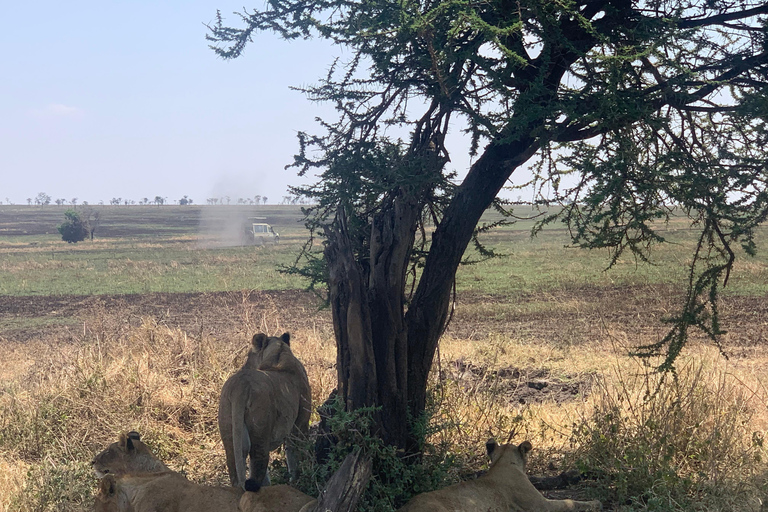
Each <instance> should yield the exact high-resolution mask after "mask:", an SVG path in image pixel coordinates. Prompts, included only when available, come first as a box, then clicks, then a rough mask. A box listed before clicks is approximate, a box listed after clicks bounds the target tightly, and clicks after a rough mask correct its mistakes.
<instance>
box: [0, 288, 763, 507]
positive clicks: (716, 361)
mask: <svg viewBox="0 0 768 512" xmlns="http://www.w3.org/2000/svg"><path fill="white" fill-rule="evenodd" d="M228 297H229V299H231V300H230V301H229V302H228V303H227V304H218V307H221V308H223V309H221V310H214V309H213V308H214V307H216V306H217V304H216V301H217V300H219V299H217V298H216V297H212V298H211V299H210V301H209V306H210V308H211V316H215V315H217V314H222V313H221V311H226V312H227V314H228V316H227V318H229V320H228V323H227V325H226V326H223V327H222V326H221V325H210V326H204V325H203V322H202V320H201V321H199V324H200V327H199V328H192V327H190V325H186V327H182V326H180V324H179V323H175V322H174V321H173V315H171V314H170V313H165V314H161V313H157V314H144V315H142V316H140V317H139V318H135V319H134V320H133V321H128V320H127V319H126V315H127V314H126V310H125V309H124V308H123V309H122V310H121V309H115V310H111V309H108V308H106V307H104V306H98V305H96V306H94V307H92V308H91V309H90V310H89V311H88V312H87V313H83V314H82V321H83V322H82V327H81V328H80V327H78V329H77V330H74V329H72V330H68V331H67V332H68V337H67V338H66V340H67V341H62V338H61V337H60V336H58V335H57V336H56V337H55V338H53V337H52V338H42V339H38V340H32V341H25V342H24V343H17V342H14V341H13V340H12V339H6V340H5V341H4V342H3V343H0V357H1V358H2V360H3V361H4V365H3V368H2V370H0V372H1V373H0V386H2V390H3V392H2V395H0V510H8V511H18V512H32V511H36V512H37V511H49V510H50V511H54V510H56V511H73V512H76V511H77V512H79V511H84V510H89V509H90V506H91V498H90V492H91V489H94V488H95V480H93V477H92V476H91V474H90V468H89V467H88V466H89V464H88V463H89V461H90V459H91V457H92V456H93V454H94V453H95V452H97V451H99V450H100V449H101V448H103V447H104V446H105V445H107V444H108V443H110V442H112V441H113V440H114V439H115V437H116V435H117V433H118V432H120V431H126V430H130V429H135V430H138V431H140V432H141V433H142V434H143V436H144V439H145V440H146V441H147V442H148V443H149V444H150V445H151V446H152V447H153V448H154V449H155V450H156V451H157V452H158V454H159V455H160V456H161V457H162V458H163V459H164V460H165V461H167V462H168V464H169V465H170V466H172V467H173V468H175V469H177V470H182V471H184V472H186V473H187V474H188V476H189V477H190V478H191V479H193V480H196V481H204V482H208V483H224V482H225V480H226V469H225V466H224V456H223V450H222V448H221V445H220V441H219V436H218V431H217V425H216V411H217V407H218V393H219V390H220V389H221V386H222V384H223V383H224V380H225V379H226V378H227V377H228V376H229V375H230V374H231V373H232V372H234V371H235V370H236V369H237V368H238V367H239V366H240V365H241V364H242V362H243V359H244V356H245V351H246V350H247V346H248V341H249V339H250V336H251V335H252V334H253V333H255V332H260V331H264V332H268V333H270V334H276V333H281V332H283V331H285V330H288V331H290V332H291V334H292V340H293V341H292V347H293V349H294V351H295V352H296V353H297V355H298V356H299V357H300V359H301V360H302V361H303V362H304V364H305V366H306V368H307V371H308V374H309V379H310V382H311V384H312V386H313V400H314V402H315V404H319V403H321V402H322V401H323V400H324V399H325V398H326V397H327V396H328V394H329V393H330V391H331V390H332V388H333V387H334V386H335V378H336V376H335V369H334V363H335V348H334V345H333V336H332V330H331V328H330V324H329V322H328V320H327V314H326V313H321V314H315V313H313V309H312V308H311V307H307V306H306V305H300V304H296V305H295V308H286V307H285V305H284V304H281V303H279V302H278V301H276V300H275V301H272V299H270V298H269V297H270V296H268V295H260V296H259V299H258V302H257V303H255V302H253V301H252V300H249V299H248V295H247V294H243V295H242V300H240V301H239V302H238V300H237V296H235V295H230V296H228ZM553 300H554V301H555V302H554V303H553V304H554V305H553V304H550V305H549V306H548V307H535V305H534V306H531V307H527V308H523V309H521V310H519V311H517V312H515V311H512V312H511V313H508V314H507V313H505V314H504V315H502V316H503V318H501V319H500V320H499V322H500V323H499V325H505V326H509V325H513V326H517V327H520V326H525V325H528V322H529V321H530V319H529V318H528V317H527V316H525V315H529V314H534V315H535V314H539V313H540V312H542V311H543V312H544V314H546V315H550V314H553V313H552V312H553V311H555V310H557V309H558V308H557V304H558V303H562V304H563V305H564V306H563V308H561V309H559V311H560V313H559V314H560V315H561V316H560V317H557V318H553V320H552V321H553V322H555V325H552V326H550V327H551V328H552V329H558V328H559V327H560V326H561V325H562V326H565V325H566V324H567V323H570V324H571V325H572V324H574V323H576V324H579V322H584V319H583V315H585V314H589V311H591V307H586V306H584V305H583V304H582V302H581V301H580V299H579V300H577V298H576V297H571V298H570V299H567V298H564V297H561V296H558V297H556V298H555V299H553ZM203 306H204V305H203ZM460 307H464V306H460ZM506 309H509V308H506ZM477 310H486V313H485V314H483V316H482V317H478V318H477V319H476V323H477V325H475V326H474V327H472V326H468V325H463V326H461V328H460V329H459V328H457V329H453V330H452V331H451V332H450V333H449V334H448V335H447V336H446V337H445V339H444V340H443V341H442V343H441V346H440V360H439V362H440V364H439V365H436V368H435V378H434V384H435V386H434V390H435V392H434V398H435V402H436V404H437V409H436V414H435V417H434V419H433V421H434V422H435V424H438V425H441V426H442V427H443V428H442V429H439V430H438V431H437V432H436V433H435V434H434V437H433V441H436V442H438V441H439V442H447V443H449V444H450V445H451V446H452V447H453V450H454V451H456V452H457V453H459V454H460V455H463V456H465V457H467V458H468V459H469V460H471V461H473V462H472V468H468V470H470V469H479V468H480V467H481V466H482V464H483V461H482V456H481V455H482V444H483V443H484V441H485V440H486V439H487V437H488V436H489V435H495V436H497V437H502V436H503V437H505V436H506V433H507V432H508V431H509V430H510V429H515V430H516V431H517V432H518V439H522V438H523V437H525V438H528V439H530V440H531V441H532V442H533V443H534V446H535V448H536V450H535V452H534V455H533V460H532V468H533V470H534V472H538V473H541V472H545V471H552V470H555V471H560V470H563V469H566V467H568V466H570V465H573V464H582V465H584V467H585V468H586V469H590V470H592V471H596V472H599V475H598V476H600V477H601V478H603V480H598V481H597V483H596V484H595V485H594V486H593V487H595V489H594V490H593V491H592V492H597V493H601V494H600V495H601V496H603V497H604V499H608V500H614V501H611V502H610V503H609V507H607V508H608V509H615V510H622V509H623V508H622V507H624V508H626V509H627V510H684V509H682V508H677V509H676V508H674V507H672V506H668V504H665V506H666V508H663V507H660V508H655V509H654V508H653V507H652V506H650V505H649V503H655V502H653V499H656V498H659V497H667V498H669V499H672V498H676V499H678V500H680V499H681V498H680V497H679V496H677V495H674V493H671V492H667V493H666V494H665V493H664V492H662V491H664V489H661V488H659V486H660V485H661V483H663V478H662V482H661V483H660V482H659V481H655V480H654V481H651V480H649V482H651V483H649V484H648V485H647V487H648V488H647V489H646V491H647V494H648V495H647V496H644V497H643V496H640V497H638V500H637V501H636V502H635V503H633V504H629V505H625V504H624V501H616V500H624V498H626V496H625V495H626V493H627V492H631V491H630V490H624V491H622V490H621V489H618V488H617V485H620V484H621V482H620V479H619V478H618V477H617V475H618V474H619V473H620V472H621V471H623V472H625V474H627V475H632V474H633V473H632V471H633V470H636V469H637V468H636V467H634V466H633V467H629V465H626V466H622V465H621V464H629V463H628V462H627V460H628V459H626V456H627V454H632V453H634V452H633V450H641V449H646V450H657V451H654V452H652V453H653V455H654V457H656V459H654V460H656V461H657V462H658V463H654V464H656V466H653V467H651V468H650V469H653V468H654V467H657V466H658V467H661V468H662V469H663V468H666V467H671V466H672V465H674V467H676V468H678V473H679V474H680V475H682V476H684V477H686V478H690V479H692V484H691V486H690V487H689V488H688V489H690V490H691V492H692V493H694V494H693V495H687V496H685V497H686V498H688V499H693V498H696V499H697V500H698V502H700V503H702V504H703V505H702V507H704V508H700V509H702V510H703V509H707V508H708V509H709V510H723V511H725V510H757V509H755V508H754V507H753V505H754V503H755V501H754V500H755V499H756V498H758V497H760V493H763V496H764V495H765V492H766V487H765V485H764V479H765V476H766V473H765V465H764V463H763V462H759V461H758V460H757V458H758V457H763V459H762V460H766V459H765V457H766V455H768V454H766V453H765V449H764V448H763V447H762V446H761V442H762V438H763V436H764V435H765V433H766V431H767V430H768V414H767V413H766V405H767V404H768V392H767V387H768V386H767V385H766V384H767V382H766V377H765V368H766V367H767V366H768V355H767V354H766V351H765V349H764V347H758V346H753V347H751V349H750V350H751V352H750V354H749V357H748V358H747V357H744V356H743V353H742V356H741V357H739V358H734V360H732V361H725V360H724V359H723V358H722V357H720V355H719V354H717V353H716V352H715V351H713V350H711V349H708V348H706V346H704V345H696V346H694V347H692V349H691V350H689V351H688V352H687V353H686V356H685V358H684V360H682V361H681V365H680V368H681V371H680V374H679V379H678V381H677V383H673V384H674V385H672V386H670V387H667V388H662V389H663V393H661V394H659V395H657V396H656V400H652V401H649V400H648V396H649V395H650V394H652V393H653V392H655V391H656V389H657V388H656V386H655V384H656V382H655V381H654V379H655V378H656V377H655V376H653V375H652V374H651V373H649V372H648V371H647V369H646V368H643V367H642V366H639V365H638V363H637V362H636V361H635V360H632V359H630V358H628V357H626V355H625V354H626V352H627V349H628V347H630V346H631V345H632V344H633V343H635V342H637V341H642V340H638V339H637V337H633V338H632V339H631V340H630V338H629V336H627V334H626V333H627V332H642V331H643V330H642V329H640V328H635V327H633V326H630V325H626V324H625V325H623V329H619V328H617V325H618V324H614V323H611V322H610V320H606V321H605V322H603V323H602V324H601V325H599V326H597V327H596V330H595V331H589V332H588V333H586V334H585V333H584V332H582V338H578V337H574V338H573V339H571V341H570V342H568V343H564V342H562V340H551V339H547V338H546V332H548V331H546V330H541V331H535V330H531V329H522V328H520V329H513V331H514V332H512V333H510V332H506V331H500V330H494V329H493V328H491V329H490V330H488V329H486V330H483V324H484V323H485V320H486V317H487V316H488V315H489V314H492V312H493V307H492V305H490V304H485V305H482V306H470V305H467V306H466V308H465V310H464V311H463V312H462V311H459V312H458V317H459V318H462V316H461V315H462V314H466V312H467V311H470V312H472V313H471V314H475V312H476V311H477ZM504 310H505V309H504V308H499V311H504ZM489 311H490V312H491V313H488V312H489ZM609 313H610V312H607V313H605V315H604V316H606V317H610V314H609ZM516 315H517V316H516ZM520 315H523V316H522V317H521V316H520ZM309 317H314V319H309ZM301 319H303V321H299V320H301ZM644 321H645V322H647V323H649V324H650V323H652V322H654V320H648V319H646V320H644ZM617 322H618V323H621V322H625V321H624V320H623V319H618V320H617ZM465 323H466V322H465ZM489 324H490V325H495V324H494V323H493V322H491V321H489ZM206 325H207V324H206ZM297 325H298V327H296V328H293V327H292V326H297ZM457 327H458V326H457ZM515 332H516V333H517V334H515ZM467 333H471V335H467ZM650 335H651V333H649V334H648V336H650ZM574 336H576V333H575V332H574ZM541 383H545V384H546V386H545V387H544V388H542V389H541V390H536V388H535V387H531V385H534V386H536V385H541ZM607 415H612V416H610V417H608V416H607ZM649 425H653V428H652V429H651V428H650V427H649ZM611 429H614V430H611ZM619 434H620V435H619ZM665 446H667V447H669V446H671V447H673V448H674V450H673V451H672V452H670V453H673V456H671V457H668V458H665V457H667V455H666V453H667V452H663V450H662V449H663V448H664V447H665ZM658 450H662V451H661V452H660V451H658ZM640 453H647V452H640ZM648 466H649V467H650V466H652V465H651V464H650V463H649V464H648ZM647 473H649V474H651V476H653V475H655V474H656V473H653V471H650V470H649V471H648V472H647ZM649 478H650V477H649ZM761 479H763V480H761ZM617 481H619V484H617ZM761 482H763V483H762V485H763V487H761ZM654 486H655V487H654ZM717 489H720V490H725V491H726V492H727V493H730V496H728V497H727V498H726V497H723V496H721V495H720V494H722V492H721V491H720V490H717ZM621 492H624V493H625V494H621ZM625 501H626V500H625ZM750 507H752V508H750Z"/></svg>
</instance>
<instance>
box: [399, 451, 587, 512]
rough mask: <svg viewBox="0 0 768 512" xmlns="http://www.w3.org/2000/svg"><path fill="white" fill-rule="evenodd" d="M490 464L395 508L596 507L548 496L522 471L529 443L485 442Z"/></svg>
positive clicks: (433, 511) (516, 510)
mask: <svg viewBox="0 0 768 512" xmlns="http://www.w3.org/2000/svg"><path fill="white" fill-rule="evenodd" d="M485 446H486V449H487V450H488V455H490V457H491V467H490V469H489V470H488V472H487V473H486V474H484V475H483V476H481V477H478V478H477V479H476V480H469V481H466V482H461V483H458V484H456V485H451V486H450V487H446V488H445V489H440V490H437V491H432V492H426V493H424V494H419V495H417V496H414V497H413V499H411V501H409V502H408V503H407V504H406V505H405V506H404V507H403V508H401V509H400V510H399V511H398V512H464V511H469V510H471V511H473V512H561V511H568V510H600V509H601V508H602V506H601V505H600V502H599V501H573V500H548V499H547V498H545V497H544V496H542V495H541V493H540V492H539V491H537V490H536V488H535V487H534V486H533V484H532V483H531V482H530V481H529V480H528V477H527V476H526V475H525V463H526V461H527V459H528V452H529V451H530V450H531V448H532V447H531V443H530V442H528V441H524V442H523V443H521V444H520V446H515V445H514V444H503V445H499V444H497V443H496V441H494V440H490V441H488V443H486V445H485Z"/></svg>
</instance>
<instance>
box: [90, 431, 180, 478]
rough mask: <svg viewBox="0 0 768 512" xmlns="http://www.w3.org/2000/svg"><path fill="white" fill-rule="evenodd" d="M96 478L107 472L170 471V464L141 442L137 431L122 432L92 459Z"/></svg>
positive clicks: (121, 473)
mask: <svg viewBox="0 0 768 512" xmlns="http://www.w3.org/2000/svg"><path fill="white" fill-rule="evenodd" d="M91 466H92V467H93V471H94V472H95V473H96V478H103V477H104V476H105V475H107V474H111V475H117V476H120V475H123V474H125V473H157V472H163V471H170V469H168V466H166V465H165V464H163V462H162V461H161V460H160V459H158V458H157V457H155V455H154V454H153V453H152V452H151V451H150V449H149V447H148V446H147V445H145V444H144V443H143V442H141V436H140V435H139V433H138V432H136V431H131V432H128V433H127V434H120V437H118V439H117V442H116V443H112V444H110V445H109V446H107V447H106V448H105V449H104V450H102V451H101V452H99V454H98V455H96V456H95V457H94V458H93V460H92V461H91Z"/></svg>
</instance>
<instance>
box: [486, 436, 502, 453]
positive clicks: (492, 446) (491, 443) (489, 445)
mask: <svg viewBox="0 0 768 512" xmlns="http://www.w3.org/2000/svg"><path fill="white" fill-rule="evenodd" d="M498 446H499V444H498V443H497V442H496V440H495V439H489V440H488V441H487V442H486V443H485V451H486V452H488V456H489V457H490V456H491V454H492V453H493V452H494V450H496V448H498Z"/></svg>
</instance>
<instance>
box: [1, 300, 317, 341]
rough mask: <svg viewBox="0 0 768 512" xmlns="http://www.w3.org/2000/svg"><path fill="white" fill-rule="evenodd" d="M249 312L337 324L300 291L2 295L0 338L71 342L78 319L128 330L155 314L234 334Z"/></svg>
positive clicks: (194, 329) (289, 326) (181, 324)
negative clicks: (109, 323) (74, 322)
mask: <svg viewBox="0 0 768 512" xmlns="http://www.w3.org/2000/svg"><path fill="white" fill-rule="evenodd" d="M246 315H247V316H250V317H251V318H252V319H253V320H255V321H256V322H259V321H260V319H261V318H262V317H264V318H272V319H279V325H273V324H272V323H270V324H269V327H270V328H271V329H278V328H279V329H283V330H286V331H291V330H293V329H297V328H321V329H323V328H326V327H327V328H331V327H330V326H331V320H330V315H329V314H328V313H327V311H324V310H321V309H320V302H319V300H318V299H317V297H316V296H315V295H313V294H312V293H309V292H304V291H300V290H287V291H244V292H215V293H148V294H132V295H90V296H82V295H60V296H0V340H2V339H6V340H9V341H15V342H25V341H28V340H31V339H53V340H60V341H68V340H71V339H72V338H73V337H75V336H78V334H79V333H78V329H77V327H73V326H72V325H71V324H72V320H73V319H76V320H79V321H81V322H85V321H88V322H89V323H91V324H92V323H93V322H95V321H109V322H112V323H117V324H122V325H123V327H124V328H126V329H127V328H129V327H131V326H134V327H135V326H138V325H141V323H142V322H143V321H144V319H146V318H152V319H154V320H155V321H157V322H159V323H162V324H164V325H167V326H168V327H170V328H178V329H181V330H183V331H185V332H187V333H190V334H192V335H197V334H199V333H201V332H202V333H205V334H206V335H210V336H231V335H232V334H233V329H236V328H237V327H239V326H242V325H243V320H244V318H245V316H246ZM23 320H27V322H23ZM56 320H60V321H61V322H56ZM65 320H66V322H65Z"/></svg>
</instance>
